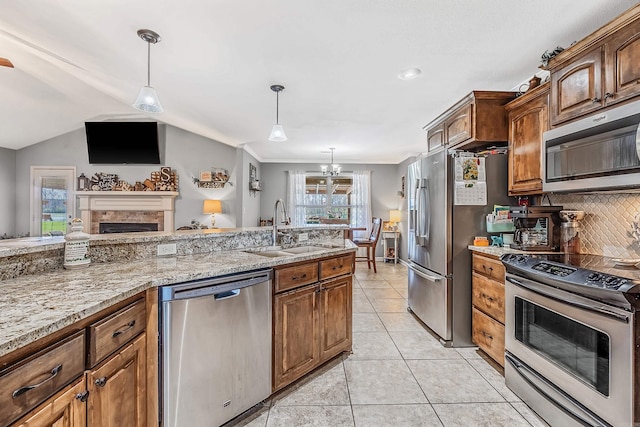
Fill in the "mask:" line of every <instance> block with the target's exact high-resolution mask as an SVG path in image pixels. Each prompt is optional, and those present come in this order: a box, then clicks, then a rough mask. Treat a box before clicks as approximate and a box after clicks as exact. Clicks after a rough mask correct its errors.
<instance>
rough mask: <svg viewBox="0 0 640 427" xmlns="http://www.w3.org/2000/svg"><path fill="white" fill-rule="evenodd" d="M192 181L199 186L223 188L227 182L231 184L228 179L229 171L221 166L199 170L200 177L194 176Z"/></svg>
mask: <svg viewBox="0 0 640 427" xmlns="http://www.w3.org/2000/svg"><path fill="white" fill-rule="evenodd" d="M193 183H194V184H196V185H197V186H198V187H199V188H224V186H225V185H227V184H229V185H233V183H232V182H230V181H229V172H228V171H227V170H226V169H221V168H213V169H211V170H210V171H203V172H200V177H199V178H195V177H194V178H193Z"/></svg>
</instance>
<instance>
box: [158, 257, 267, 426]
mask: <svg viewBox="0 0 640 427" xmlns="http://www.w3.org/2000/svg"><path fill="white" fill-rule="evenodd" d="M159 292H160V303H161V308H162V309H161V310H160V325H161V337H160V353H161V358H160V360H161V363H162V367H161V373H162V375H161V378H160V387H161V388H160V393H161V394H160V395H161V396H162V407H161V419H162V421H163V424H162V425H163V426H165V427H185V426H190V427H198V426H203V427H204V426H206V427H211V426H219V425H221V424H223V423H225V422H226V421H228V420H230V419H232V418H233V417H235V416H237V415H238V414H241V413H242V412H244V411H246V410H247V409H249V408H250V407H252V406H253V405H255V404H257V403H259V402H260V401H262V400H264V399H265V398H267V397H268V396H269V395H270V394H271V270H270V269H266V270H257V271H252V272H248V273H242V274H234V275H228V276H224V277H216V278H212V279H204V280H198V281H194V282H188V283H180V284H176V285H171V286H164V287H161V288H160V291H159Z"/></svg>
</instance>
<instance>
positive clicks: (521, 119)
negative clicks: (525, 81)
mask: <svg viewBox="0 0 640 427" xmlns="http://www.w3.org/2000/svg"><path fill="white" fill-rule="evenodd" d="M506 110H507V114H508V117H509V195H510V196H514V195H520V194H540V193H541V192H542V179H543V173H544V171H543V170H542V162H541V157H540V155H541V151H542V145H543V133H544V132H545V131H546V130H548V129H549V84H548V83H546V84H544V85H542V86H538V87H537V88H534V89H531V90H530V91H528V92H527V93H525V94H524V95H522V96H521V97H519V98H516V99H515V100H513V101H511V102H510V103H509V104H507V106H506Z"/></svg>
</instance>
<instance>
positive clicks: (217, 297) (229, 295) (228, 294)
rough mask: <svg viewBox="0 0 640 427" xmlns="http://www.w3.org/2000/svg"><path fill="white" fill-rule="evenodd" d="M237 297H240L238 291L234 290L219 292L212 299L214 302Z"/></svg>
mask: <svg viewBox="0 0 640 427" xmlns="http://www.w3.org/2000/svg"><path fill="white" fill-rule="evenodd" d="M238 295H240V289H234V290H232V291H226V292H220V293H219V294H215V295H214V296H213V298H214V299H215V300H216V301H222V300H223V299H229V298H233V297H237V296H238Z"/></svg>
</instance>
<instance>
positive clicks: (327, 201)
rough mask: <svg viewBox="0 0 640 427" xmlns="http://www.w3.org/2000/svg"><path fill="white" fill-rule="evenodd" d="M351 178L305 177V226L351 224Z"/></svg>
mask: <svg viewBox="0 0 640 427" xmlns="http://www.w3.org/2000/svg"><path fill="white" fill-rule="evenodd" d="M352 191H353V180H352V178H351V176H348V177H347V176H340V177H331V176H305V193H304V218H305V224H350V223H351V193H352Z"/></svg>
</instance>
